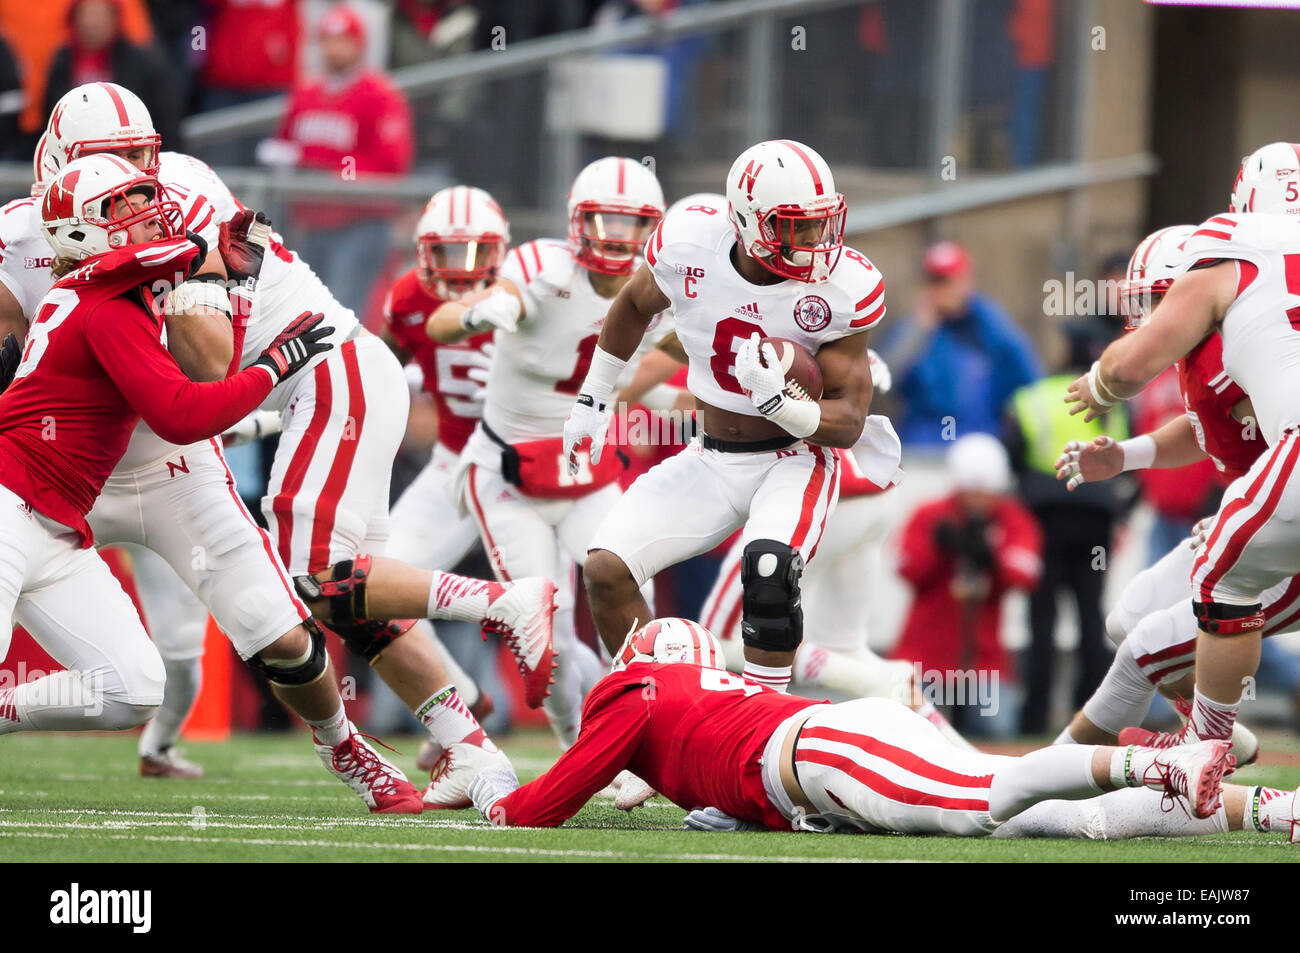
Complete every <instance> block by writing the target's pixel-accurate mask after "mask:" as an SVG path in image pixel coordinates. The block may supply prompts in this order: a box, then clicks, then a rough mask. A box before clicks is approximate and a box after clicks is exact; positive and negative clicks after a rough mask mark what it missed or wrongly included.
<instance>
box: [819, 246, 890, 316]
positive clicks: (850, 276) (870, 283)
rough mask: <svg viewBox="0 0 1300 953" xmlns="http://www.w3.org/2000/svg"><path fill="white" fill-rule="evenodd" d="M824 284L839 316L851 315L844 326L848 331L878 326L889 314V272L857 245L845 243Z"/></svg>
mask: <svg viewBox="0 0 1300 953" xmlns="http://www.w3.org/2000/svg"><path fill="white" fill-rule="evenodd" d="M810 287H811V288H816V287H818V286H817V285H811V286H810ZM821 287H822V288H823V289H824V290H825V293H826V295H827V297H828V298H832V299H833V300H832V301H831V307H832V308H833V310H834V311H835V312H836V315H835V317H837V318H838V317H839V316H841V315H843V316H845V317H847V318H848V320H847V322H845V326H844V330H845V331H846V332H847V333H853V332H857V331H865V330H867V329H868V328H872V327H875V326H876V325H877V324H879V323H880V321H881V319H882V318H884V316H885V276H884V275H882V274H881V273H880V270H879V269H878V268H876V266H875V265H873V264H872V263H871V260H870V259H869V258H867V256H866V255H864V254H862V253H861V252H859V251H858V250H857V249H854V248H850V247H848V246H847V245H846V246H845V247H844V251H843V253H842V254H841V255H840V259H839V261H837V262H836V263H835V270H834V271H832V272H831V276H830V278H829V279H828V280H827V281H826V283H825V284H824V285H822V286H821ZM811 293H813V294H816V293H817V292H815V291H814V292H811ZM836 324H839V322H838V321H836Z"/></svg>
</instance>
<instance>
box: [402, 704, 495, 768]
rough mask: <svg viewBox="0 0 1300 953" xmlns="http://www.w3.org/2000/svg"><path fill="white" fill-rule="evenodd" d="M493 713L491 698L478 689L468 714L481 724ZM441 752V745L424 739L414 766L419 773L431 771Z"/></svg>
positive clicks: (493, 707) (493, 705) (429, 739)
mask: <svg viewBox="0 0 1300 953" xmlns="http://www.w3.org/2000/svg"><path fill="white" fill-rule="evenodd" d="M494 711H496V705H495V704H494V703H493V701H492V696H491V695H489V694H488V693H487V692H485V691H483V689H481V688H480V689H479V694H478V701H476V702H475V703H474V704H472V705H470V706H469V713H470V714H471V715H473V716H474V720H475V721H478V722H479V723H482V721H483V719H484V718H486V717H487V716H488V715H490V714H492V712H494ZM442 752H443V747H442V745H440V744H438V743H437V742H436V741H434V740H433V739H432V738H426V739H425V740H424V744H422V745H420V751H419V753H418V754H417V755H416V756H415V766H416V767H417V768H419V769H420V770H421V771H432V770H433V766H434V765H435V764H437V763H438V760H439V759H440V758H441V757H442Z"/></svg>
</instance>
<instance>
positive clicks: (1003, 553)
mask: <svg viewBox="0 0 1300 953" xmlns="http://www.w3.org/2000/svg"><path fill="white" fill-rule="evenodd" d="M948 471H949V474H950V477H951V480H952V488H953V489H952V493H950V494H949V495H948V496H945V497H943V498H942V499H938V500H934V501H932V502H929V503H923V504H922V505H921V506H920V507H918V508H917V510H916V511H915V512H914V513H913V514H912V515H911V517H910V518H909V519H908V520H907V523H906V525H905V526H904V527H903V532H902V541H901V553H900V558H899V564H898V571H899V574H900V575H901V576H902V577H903V578H904V579H905V580H907V582H908V583H910V584H911V586H912V593H913V598H912V606H911V609H910V610H909V611H908V615H907V618H906V620H905V622H904V623H903V631H902V636H901V638H900V639H899V642H898V645H897V646H896V647H895V648H894V652H893V655H894V657H895V658H901V659H907V660H909V661H913V662H917V663H919V664H920V666H921V669H922V673H923V681H924V682H926V683H928V684H927V687H926V690H927V691H931V690H933V687H937V686H943V687H945V688H952V687H958V688H960V687H961V686H966V689H965V690H966V691H967V692H969V689H970V688H973V687H976V686H981V687H982V686H986V685H990V686H993V687H995V688H996V695H995V697H994V698H993V699H992V700H993V702H994V704H993V705H987V704H986V702H987V700H985V699H975V698H972V697H970V694H967V695H966V697H965V698H964V699H962V698H957V697H934V698H930V699H929V700H931V701H933V702H934V703H935V704H936V705H946V706H954V711H953V715H954V718H953V721H954V724H956V723H957V722H961V724H962V726H961V728H960V729H959V730H961V731H963V732H967V731H970V732H972V733H975V734H995V733H1001V732H1002V731H1004V730H1005V729H1003V728H1002V727H1001V726H1004V725H1008V726H1009V725H1014V723H1015V719H1016V714H1017V713H1016V711H1015V710H1014V709H1015V707H1016V704H1015V699H1014V698H1013V696H1014V695H1015V694H1017V693H1016V692H1015V691H1014V690H1011V689H1012V682H1013V680H1014V670H1013V666H1012V663H1011V659H1010V657H1009V656H1008V655H1007V652H1006V650H1005V649H1004V648H1003V647H1002V645H1001V643H1000V642H999V639H998V632H999V629H1000V627H1001V623H1002V600H1003V597H1004V596H1005V595H1006V594H1007V592H1008V591H1009V590H1011V589H1032V588H1033V587H1034V586H1035V585H1036V584H1037V583H1038V577H1039V574H1040V572H1041V555H1042V548H1043V541H1042V534H1041V533H1040V531H1039V528H1038V524H1037V522H1036V521H1035V520H1034V517H1033V515H1032V514H1031V513H1030V512H1029V511H1028V510H1027V509H1025V508H1024V507H1023V506H1021V505H1020V504H1019V503H1018V502H1016V500H1015V499H1013V498H1012V497H1011V496H1010V494H1009V490H1010V488H1011V467H1010V464H1009V463H1008V461H1007V454H1006V451H1005V450H1004V449H1003V447H1002V444H1001V442H1000V441H998V440H997V439H996V438H995V437H992V436H989V435H988V434H970V435H968V436H965V437H962V438H961V439H960V440H958V441H957V442H956V443H955V444H953V447H952V449H951V450H950V451H949V452H948ZM972 672H973V673H975V674H974V675H971V674H969V673H972ZM947 694H948V693H947V692H945V695H947ZM958 694H960V692H959V693H958ZM962 701H964V702H965V704H959V703H960V702H962ZM975 714H984V715H988V716H992V717H989V718H980V717H971V716H972V715H975Z"/></svg>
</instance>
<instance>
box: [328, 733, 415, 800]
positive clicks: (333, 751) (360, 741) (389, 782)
mask: <svg viewBox="0 0 1300 953" xmlns="http://www.w3.org/2000/svg"><path fill="white" fill-rule="evenodd" d="M368 737H369V736H368V735H363V734H362V733H361V732H359V731H357V727H356V725H354V724H352V722H348V737H347V739H346V740H344V741H343V742H341V743H340V744H338V745H336V746H335V747H333V748H331V747H330V746H329V745H325V744H321V743H320V742H319V741H317V739H316V736H315V735H313V736H312V741H313V742H314V743H315V745H316V754H317V755H319V757H320V759H321V763H323V764H324V765H325V767H326V768H327V769H329V772H330V773H331V774H333V775H334V776H335V777H336V778H338V779H339V780H340V781H342V782H343V783H344V784H346V785H347V786H348V787H350V788H351V789H352V790H354V791H356V792H357V794H359V795H360V796H361V800H363V801H365V802H366V806H367V807H368V808H370V813H371V814H419V813H420V812H421V811H422V810H424V804H423V802H422V801H421V800H420V792H419V791H418V790H417V789H416V787H415V785H414V784H412V783H411V782H410V781H408V780H407V779H406V775H405V774H403V773H402V771H401V769H400V768H398V767H397V766H396V765H394V764H392V763H390V762H389V761H388V760H386V759H385V758H384V757H383V756H382V755H381V754H380V753H379V752H377V751H376V750H375V749H374V748H372V747H370V745H368V744H366V738H368ZM380 744H383V742H380ZM385 747H387V745H385ZM388 750H389V751H392V750H393V749H392V748H389V749H388Z"/></svg>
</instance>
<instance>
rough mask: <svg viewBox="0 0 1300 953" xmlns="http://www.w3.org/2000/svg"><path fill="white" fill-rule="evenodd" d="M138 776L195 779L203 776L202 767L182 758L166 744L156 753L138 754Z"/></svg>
mask: <svg viewBox="0 0 1300 953" xmlns="http://www.w3.org/2000/svg"><path fill="white" fill-rule="evenodd" d="M140 777H142V778H186V779H195V778H201V777H203V768H202V767H200V766H199V765H197V764H195V763H194V762H193V761H187V760H186V759H185V758H182V757H181V756H180V755H179V754H178V753H177V752H176V749H175V748H173V747H171V746H170V745H168V746H167V747H166V748H163V749H162V751H159V752H158V753H157V754H142V755H140Z"/></svg>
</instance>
